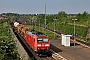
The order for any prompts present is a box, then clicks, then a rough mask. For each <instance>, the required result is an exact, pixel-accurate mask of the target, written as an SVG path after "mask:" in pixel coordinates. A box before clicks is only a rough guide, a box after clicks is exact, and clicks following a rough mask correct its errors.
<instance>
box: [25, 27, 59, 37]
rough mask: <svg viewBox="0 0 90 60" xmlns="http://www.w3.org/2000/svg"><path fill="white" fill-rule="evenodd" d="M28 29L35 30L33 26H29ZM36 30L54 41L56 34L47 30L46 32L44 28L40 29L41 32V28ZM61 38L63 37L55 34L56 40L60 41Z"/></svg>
mask: <svg viewBox="0 0 90 60" xmlns="http://www.w3.org/2000/svg"><path fill="white" fill-rule="evenodd" d="M27 27H28V28H31V29H33V26H27ZM34 29H35V30H36V31H39V32H42V33H44V34H46V35H48V36H49V37H50V38H51V39H54V33H51V32H50V31H47V30H45V29H43V28H40V30H39V27H38V26H36V27H34ZM60 38H61V37H60V36H59V35H56V34H55V39H60Z"/></svg>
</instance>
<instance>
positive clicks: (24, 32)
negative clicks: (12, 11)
mask: <svg viewBox="0 0 90 60" xmlns="http://www.w3.org/2000/svg"><path fill="white" fill-rule="evenodd" d="M14 28H15V30H17V32H18V33H19V34H20V35H21V36H22V37H24V38H25V40H26V42H27V43H28V44H29V45H30V47H31V48H32V49H33V50H34V51H35V52H36V53H38V54H42V53H49V52H50V38H49V37H48V36H47V35H45V34H43V33H41V32H38V31H35V30H32V29H30V28H27V27H25V26H24V25H22V24H20V23H18V22H14Z"/></svg>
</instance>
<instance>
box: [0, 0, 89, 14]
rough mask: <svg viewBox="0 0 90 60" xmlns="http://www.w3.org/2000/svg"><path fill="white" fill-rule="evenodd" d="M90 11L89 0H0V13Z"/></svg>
mask: <svg viewBox="0 0 90 60" xmlns="http://www.w3.org/2000/svg"><path fill="white" fill-rule="evenodd" d="M45 3H46V13H47V14H57V13H58V12H59V11H65V12H66V13H82V12H84V11H87V12H88V13H90V7H89V6H90V0H0V13H7V12H13V13H19V14H35V13H39V14H41V13H44V11H45V10H44V9H45Z"/></svg>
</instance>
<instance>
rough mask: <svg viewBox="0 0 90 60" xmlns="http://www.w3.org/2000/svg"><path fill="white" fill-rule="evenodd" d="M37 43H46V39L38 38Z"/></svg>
mask: <svg viewBox="0 0 90 60" xmlns="http://www.w3.org/2000/svg"><path fill="white" fill-rule="evenodd" d="M37 41H38V42H48V39H47V38H38V40H37Z"/></svg>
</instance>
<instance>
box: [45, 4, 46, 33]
mask: <svg viewBox="0 0 90 60" xmlns="http://www.w3.org/2000/svg"><path fill="white" fill-rule="evenodd" d="M45 29H46V3H45ZM45 34H46V30H45Z"/></svg>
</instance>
